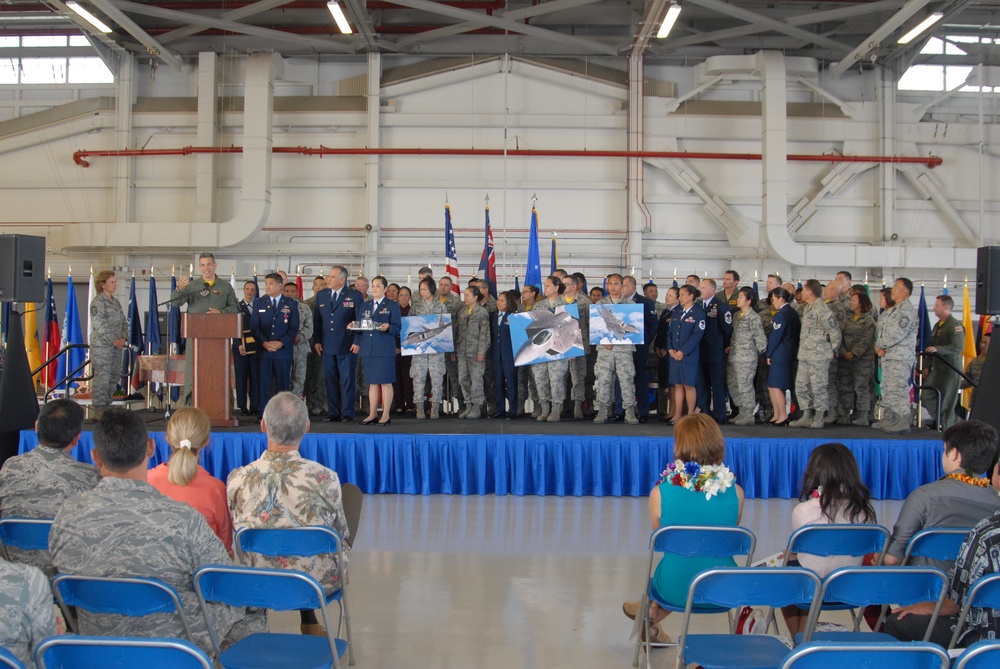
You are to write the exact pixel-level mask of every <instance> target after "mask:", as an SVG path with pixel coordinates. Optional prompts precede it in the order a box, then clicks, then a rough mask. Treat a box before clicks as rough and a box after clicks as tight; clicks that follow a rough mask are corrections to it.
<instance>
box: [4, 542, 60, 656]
mask: <svg viewBox="0 0 1000 669" xmlns="http://www.w3.org/2000/svg"><path fill="white" fill-rule="evenodd" d="M55 634H56V617H55V614H54V610H53V608H52V589H51V588H50V587H49V581H48V579H47V578H45V574H43V573H42V572H40V571H39V570H38V569H36V568H35V567H31V566H29V565H26V564H13V563H11V562H5V561H3V560H0V647H3V648H6V649H7V650H9V651H10V652H12V653H13V654H14V655H16V656H17V659H19V660H21V664H23V665H24V666H25V667H28V668H29V669H33V667H34V666H35V662H34V659H33V651H34V650H35V646H36V645H38V643H40V642H41V641H42V640H43V639H47V638H48V637H50V636H55Z"/></svg>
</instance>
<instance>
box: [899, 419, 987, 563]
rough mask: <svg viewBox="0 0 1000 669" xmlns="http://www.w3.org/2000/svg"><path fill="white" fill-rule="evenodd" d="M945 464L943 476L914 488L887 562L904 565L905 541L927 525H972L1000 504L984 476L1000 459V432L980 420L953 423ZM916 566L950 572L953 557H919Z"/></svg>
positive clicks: (947, 434)
mask: <svg viewBox="0 0 1000 669" xmlns="http://www.w3.org/2000/svg"><path fill="white" fill-rule="evenodd" d="M942 438H943V439H944V453H943V454H942V456H941V464H942V465H943V466H944V474H945V475H944V476H943V477H942V478H940V479H938V480H937V481H934V482H932V483H927V484H925V485H922V486H920V487H919V488H917V489H916V490H914V491H913V492H911V493H910V494H909V495H908V496H907V498H906V501H904V502H903V508H902V509H900V511H899V518H897V519H896V526H895V527H893V528H892V542H890V544H889V549H888V551H887V552H886V556H885V563H886V564H887V565H895V564H899V563H900V562H902V560H903V555H904V554H905V553H906V544H907V543H908V542H909V541H910V538H911V537H913V535H914V534H916V533H917V532H919V531H920V530H923V529H927V528H928V527H972V526H973V525H975V524H976V523H978V522H979V521H980V520H982V519H983V518H986V517H987V516H989V515H991V514H993V512H994V511H996V510H997V509H1000V497H998V496H997V493H996V491H995V490H993V488H991V487H990V480H989V478H988V477H987V478H979V477H982V476H983V472H985V471H986V470H987V469H988V468H989V467H990V464H991V463H993V462H994V461H995V459H996V453H997V432H996V430H994V429H993V428H992V427H990V426H989V425H987V424H986V423H983V422H981V421H978V420H970V421H965V422H962V423H957V424H955V425H952V426H951V427H949V428H948V429H947V430H945V431H944V435H943V437H942ZM911 564H914V565H931V566H934V567H940V568H941V569H944V570H945V571H948V570H949V569H951V566H952V563H951V562H941V561H938V560H928V559H923V558H914V559H913V560H912V562H911Z"/></svg>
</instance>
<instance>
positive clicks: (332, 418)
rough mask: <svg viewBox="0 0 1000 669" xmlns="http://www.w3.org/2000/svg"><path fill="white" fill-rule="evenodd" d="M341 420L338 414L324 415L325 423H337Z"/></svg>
mask: <svg viewBox="0 0 1000 669" xmlns="http://www.w3.org/2000/svg"><path fill="white" fill-rule="evenodd" d="M341 420H342V419H341V418H340V416H327V417H326V422H327V423H339V422H340V421H341Z"/></svg>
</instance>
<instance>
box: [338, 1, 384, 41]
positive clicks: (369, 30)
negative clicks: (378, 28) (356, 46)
mask: <svg viewBox="0 0 1000 669" xmlns="http://www.w3.org/2000/svg"><path fill="white" fill-rule="evenodd" d="M343 2H344V8H345V9H346V10H347V17H348V19H349V20H350V21H351V22H352V23H353V24H354V26H355V27H356V28H357V29H358V33H359V34H360V35H361V38H362V39H363V40H364V41H365V44H366V45H367V47H368V50H369V51H378V47H379V39H378V35H376V34H375V26H373V25H372V21H371V18H370V17H369V16H368V10H367V9H366V8H365V4H364V1H363V0H343Z"/></svg>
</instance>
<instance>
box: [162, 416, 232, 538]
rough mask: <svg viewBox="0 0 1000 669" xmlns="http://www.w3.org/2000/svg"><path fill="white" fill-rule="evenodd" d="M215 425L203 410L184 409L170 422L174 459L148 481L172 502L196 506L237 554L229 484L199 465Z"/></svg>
mask: <svg viewBox="0 0 1000 669" xmlns="http://www.w3.org/2000/svg"><path fill="white" fill-rule="evenodd" d="M210 431H211V424H210V423H209V422H208V416H207V415H205V412H204V411H202V410H201V409H195V408H193V407H183V408H181V409H178V410H177V411H175V412H174V414H173V415H172V416H171V417H170V422H169V423H167V443H168V444H170V450H171V453H170V460H169V461H168V462H164V463H163V464H161V465H159V466H157V467H154V468H153V469H150V470H149V474H148V475H147V478H146V480H147V481H149V485H151V486H153V487H154V488H156V489H157V490H159V491H160V492H162V493H163V494H164V495H166V496H167V497H169V498H170V499H175V500H177V501H178V502H184V503H186V504H190V505H191V506H193V507H194V508H195V509H196V510H197V511H198V513H200V514H201V515H203V516H205V520H206V521H208V526H209V527H210V528H212V531H213V532H215V536H217V537H219V539H220V540H221V541H222V543H223V544H225V546H226V551H227V552H228V553H229V554H230V555H232V554H233V521H232V520H231V519H230V518H229V502H228V501H227V499H226V484H225V483H223V482H222V481H220V480H219V479H217V478H215V477H214V476H212V475H211V474H209V473H208V472H207V471H205V468H204V467H202V466H201V465H199V464H198V455H199V454H200V453H201V450H202V449H203V448H205V447H206V446H208V437H209V432H210Z"/></svg>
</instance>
